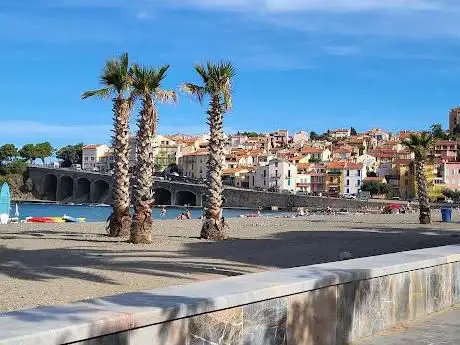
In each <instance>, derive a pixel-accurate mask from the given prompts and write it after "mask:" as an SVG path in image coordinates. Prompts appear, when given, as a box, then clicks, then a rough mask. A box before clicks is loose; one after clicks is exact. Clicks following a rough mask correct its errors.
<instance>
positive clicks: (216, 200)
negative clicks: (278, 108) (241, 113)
mask: <svg viewBox="0 0 460 345" xmlns="http://www.w3.org/2000/svg"><path fill="white" fill-rule="evenodd" d="M195 70H196V72H197V73H198V74H199V75H200V77H201V79H202V81H203V84H202V85H195V84H190V83H185V84H183V85H182V90H183V91H185V92H186V93H188V94H190V95H192V96H194V97H196V99H197V100H198V102H200V103H202V102H203V100H204V98H205V97H209V99H210V103H209V109H208V111H207V114H208V125H209V132H210V139H209V156H208V162H207V172H206V180H207V185H208V192H207V195H206V205H205V214H204V216H205V219H204V222H203V227H202V229H201V238H204V239H212V240H220V239H224V238H225V237H226V236H225V234H224V231H223V230H224V229H223V228H224V223H223V219H222V189H223V187H222V168H223V167H222V166H223V161H224V152H223V151H224V150H223V149H224V132H223V118H224V113H225V112H227V111H228V110H230V109H231V107H232V79H233V77H234V76H235V68H234V66H233V65H232V64H231V63H229V62H220V63H217V64H213V63H209V62H208V63H207V65H206V67H205V66H202V65H195Z"/></svg>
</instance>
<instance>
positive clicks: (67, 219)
mask: <svg viewBox="0 0 460 345" xmlns="http://www.w3.org/2000/svg"><path fill="white" fill-rule="evenodd" d="M62 219H64V221H65V222H68V223H83V222H84V221H85V220H86V218H81V217H80V218H76V217H71V216H64V217H62Z"/></svg>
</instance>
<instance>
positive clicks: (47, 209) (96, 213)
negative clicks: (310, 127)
mask: <svg viewBox="0 0 460 345" xmlns="http://www.w3.org/2000/svg"><path fill="white" fill-rule="evenodd" d="M11 206H12V207H11V208H12V210H11V216H13V215H14V212H15V204H14V203H12V205H11ZM18 208H19V215H20V217H21V219H24V218H26V217H62V216H63V215H67V216H72V217H85V218H86V221H87V222H105V221H106V220H107V217H108V216H109V215H110V213H111V210H112V208H111V207H110V206H93V205H91V206H90V205H55V204H33V203H18ZM160 211H161V209H159V208H154V209H153V218H154V219H160V218H161V217H160ZM184 211H185V208H184V207H168V208H167V213H166V217H165V218H166V219H175V218H176V217H177V216H178V215H179V214H180V213H182V212H184ZM190 212H191V213H192V217H193V218H199V217H200V215H201V213H202V209H200V208H190ZM253 213H255V211H254V210H242V209H225V210H224V216H225V217H228V218H236V217H239V216H240V215H246V214H253ZM262 214H263V215H264V216H283V215H286V214H287V213H283V212H268V211H267V212H262Z"/></svg>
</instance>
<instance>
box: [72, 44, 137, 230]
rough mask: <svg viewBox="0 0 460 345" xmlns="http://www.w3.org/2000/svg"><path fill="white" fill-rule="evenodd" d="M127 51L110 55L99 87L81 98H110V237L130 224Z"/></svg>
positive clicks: (130, 108) (130, 101) (130, 97)
mask: <svg viewBox="0 0 460 345" xmlns="http://www.w3.org/2000/svg"><path fill="white" fill-rule="evenodd" d="M129 72H130V67H129V60H128V53H123V54H121V55H120V56H119V57H116V58H113V59H111V60H109V61H107V62H106V63H105V66H104V70H103V71H102V73H101V76H100V80H101V81H100V83H101V85H102V88H101V89H99V90H93V91H87V92H85V93H83V94H82V96H81V97H82V98H83V99H86V98H88V97H94V96H96V97H101V98H105V99H107V98H109V97H113V98H112V101H113V125H114V130H113V137H112V145H113V148H114V160H115V167H114V184H113V198H112V199H113V201H112V202H113V206H112V208H113V209H112V214H111V215H110V217H109V225H108V229H109V233H110V236H114V237H119V236H128V235H129V231H130V226H131V216H130V214H129V206H130V195H129V124H128V121H129V117H130V115H131V111H132V108H133V104H134V97H133V94H132V92H131V76H130V73H129Z"/></svg>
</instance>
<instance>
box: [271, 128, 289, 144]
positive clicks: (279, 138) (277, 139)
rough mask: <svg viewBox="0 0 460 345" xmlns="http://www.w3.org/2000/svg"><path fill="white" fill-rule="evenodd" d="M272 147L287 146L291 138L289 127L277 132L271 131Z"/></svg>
mask: <svg viewBox="0 0 460 345" xmlns="http://www.w3.org/2000/svg"><path fill="white" fill-rule="evenodd" d="M270 142H271V147H287V146H288V144H289V142H290V138H289V132H288V130H287V129H280V130H278V131H276V132H273V133H270Z"/></svg>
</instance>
